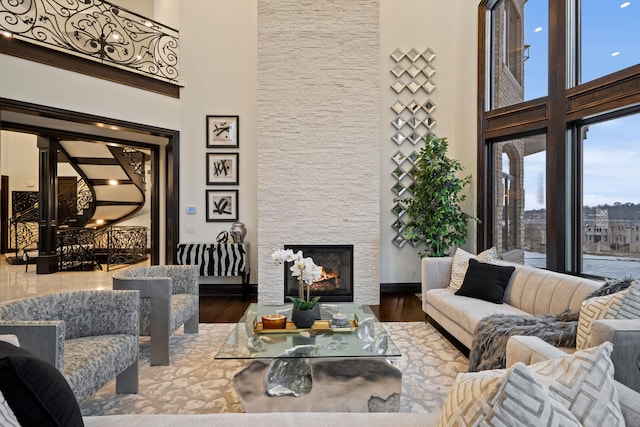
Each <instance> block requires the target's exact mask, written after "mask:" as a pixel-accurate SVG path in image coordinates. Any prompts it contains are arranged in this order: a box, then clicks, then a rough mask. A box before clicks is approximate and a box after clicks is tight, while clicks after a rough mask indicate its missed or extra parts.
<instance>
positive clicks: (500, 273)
mask: <svg viewBox="0 0 640 427" xmlns="http://www.w3.org/2000/svg"><path fill="white" fill-rule="evenodd" d="M515 270H516V268H515V267H511V266H509V267H507V266H502V265H495V264H485V263H483V262H478V261H477V260H475V259H470V260H469V268H468V269H467V274H465V276H464V281H463V282H462V286H461V287H460V289H458V290H457V291H456V295H461V296H464V297H471V298H478V299H481V300H485V301H489V302H493V303H496V304H502V300H503V298H504V290H505V288H506V287H507V284H508V283H509V279H510V278H511V275H512V274H513V272H514V271H515Z"/></svg>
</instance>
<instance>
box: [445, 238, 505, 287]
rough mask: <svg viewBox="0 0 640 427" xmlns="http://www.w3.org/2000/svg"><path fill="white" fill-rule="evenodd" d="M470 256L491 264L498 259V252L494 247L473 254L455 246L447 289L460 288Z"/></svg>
mask: <svg viewBox="0 0 640 427" xmlns="http://www.w3.org/2000/svg"><path fill="white" fill-rule="evenodd" d="M471 258H473V259H475V260H478V261H479V262H484V263H490V264H492V263H494V262H495V261H497V260H498V252H497V251H496V248H495V247H494V248H489V249H487V250H486V251H483V252H480V253H479V254H478V255H475V256H474V255H472V254H470V253H469V252H467V251H465V250H462V249H460V248H457V249H456V253H455V254H453V260H452V262H451V279H450V280H449V289H453V290H454V291H457V290H458V289H460V287H461V286H462V282H463V281H464V276H465V275H466V274H467V268H468V267H469V260H470V259H471Z"/></svg>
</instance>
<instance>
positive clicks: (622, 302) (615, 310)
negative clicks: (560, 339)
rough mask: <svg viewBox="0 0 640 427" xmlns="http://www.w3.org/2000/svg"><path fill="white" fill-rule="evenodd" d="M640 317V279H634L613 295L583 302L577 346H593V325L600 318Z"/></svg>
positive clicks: (581, 347)
mask: <svg viewBox="0 0 640 427" xmlns="http://www.w3.org/2000/svg"><path fill="white" fill-rule="evenodd" d="M637 318H640V281H638V280H636V281H634V282H633V283H632V284H631V285H630V286H629V287H628V288H627V289H625V290H624V291H620V292H616V293H615V294H612V295H607V296H602V297H596V298H590V299H587V300H585V301H583V302H582V307H581V308H580V319H579V320H578V334H577V336H576V348H577V349H578V350H584V349H586V348H589V347H591V326H592V324H593V322H595V321H596V320H599V319H637Z"/></svg>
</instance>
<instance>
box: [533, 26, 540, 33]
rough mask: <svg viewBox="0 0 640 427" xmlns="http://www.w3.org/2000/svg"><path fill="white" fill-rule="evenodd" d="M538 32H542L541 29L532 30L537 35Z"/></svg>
mask: <svg viewBox="0 0 640 427" xmlns="http://www.w3.org/2000/svg"><path fill="white" fill-rule="evenodd" d="M540 31H542V27H536V29H535V30H533V32H534V33H539V32H540Z"/></svg>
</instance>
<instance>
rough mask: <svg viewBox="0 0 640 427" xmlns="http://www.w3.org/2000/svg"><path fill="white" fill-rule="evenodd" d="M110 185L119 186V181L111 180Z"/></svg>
mask: <svg viewBox="0 0 640 427" xmlns="http://www.w3.org/2000/svg"><path fill="white" fill-rule="evenodd" d="M109 185H118V181H116V180H115V179H110V180H109Z"/></svg>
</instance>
